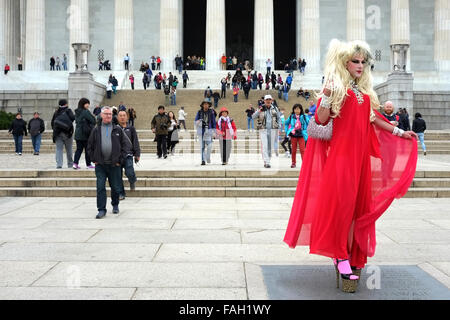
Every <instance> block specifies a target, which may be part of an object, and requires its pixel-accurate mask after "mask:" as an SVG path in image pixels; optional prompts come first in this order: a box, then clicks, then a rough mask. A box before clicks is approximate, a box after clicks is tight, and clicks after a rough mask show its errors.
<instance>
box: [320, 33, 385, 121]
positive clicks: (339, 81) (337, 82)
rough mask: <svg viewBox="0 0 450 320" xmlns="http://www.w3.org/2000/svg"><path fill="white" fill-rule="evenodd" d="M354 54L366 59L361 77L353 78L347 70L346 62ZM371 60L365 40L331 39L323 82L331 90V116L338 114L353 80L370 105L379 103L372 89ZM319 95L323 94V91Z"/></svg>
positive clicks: (373, 105)
mask: <svg viewBox="0 0 450 320" xmlns="http://www.w3.org/2000/svg"><path fill="white" fill-rule="evenodd" d="M356 55H360V56H361V57H362V58H363V59H364V60H365V61H366V64H365V66H364V71H363V73H362V74H361V77H360V78H357V79H353V77H352V76H351V74H350V72H349V71H348V70H347V62H349V61H350V60H352V59H353V58H354V57H355V56H356ZM372 61H373V59H372V54H371V53H370V47H369V45H368V44H367V43H366V42H364V41H358V40H356V41H351V42H342V41H339V40H337V39H333V40H331V42H330V44H329V46H328V53H327V56H326V60H325V70H324V73H325V74H324V76H325V79H324V83H325V86H326V87H328V88H329V89H330V90H331V96H330V97H329V98H328V100H329V101H330V104H331V111H332V112H333V114H334V115H332V117H333V118H335V117H337V116H338V115H339V112H340V110H341V106H342V103H343V102H344V99H345V98H346V96H348V94H347V91H348V89H351V86H352V82H353V81H354V82H355V83H356V84H357V85H358V88H359V91H361V92H362V93H364V94H367V95H368V96H369V97H370V104H371V107H372V108H374V109H378V107H379V104H380V103H379V100H378V96H377V94H376V93H375V91H374V90H373V85H372V82H373V79H372V74H371V70H370V66H371V64H372ZM320 96H321V97H322V96H323V91H322V93H321V95H320Z"/></svg>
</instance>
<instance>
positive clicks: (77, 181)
mask: <svg viewBox="0 0 450 320" xmlns="http://www.w3.org/2000/svg"><path fill="white" fill-rule="evenodd" d="M297 183H298V178H297V177H295V178H219V179H218V178H141V177H140V178H139V179H138V181H137V183H136V187H137V188H144V187H178V188H190V187H254V188H286V187H294V188H295V187H296V186H297ZM124 184H125V186H129V184H128V180H127V179H124ZM95 185H96V179H95V178H94V177H90V178H31V179H30V178H0V187H11V188H15V187H31V188H36V187H37V188H45V187H55V188H56V187H58V188H59V187H62V188H67V187H95ZM411 187H412V188H450V179H449V178H435V179H427V178H416V179H414V181H413V183H412V185H411Z"/></svg>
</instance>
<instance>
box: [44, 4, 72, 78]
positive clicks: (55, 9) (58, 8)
mask: <svg viewBox="0 0 450 320" xmlns="http://www.w3.org/2000/svg"><path fill="white" fill-rule="evenodd" d="M45 6H46V8H45V55H46V57H45V59H46V63H45V70H50V57H51V56H54V57H55V59H56V57H59V58H60V60H61V69H62V61H63V59H62V57H63V53H65V54H66V56H67V57H69V49H70V31H69V28H68V27H67V19H68V14H67V9H68V8H69V6H70V0H46V2H45Z"/></svg>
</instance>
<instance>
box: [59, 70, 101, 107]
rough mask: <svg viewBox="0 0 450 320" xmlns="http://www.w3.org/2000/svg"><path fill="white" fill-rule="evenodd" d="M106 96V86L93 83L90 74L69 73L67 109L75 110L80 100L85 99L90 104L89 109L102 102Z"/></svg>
mask: <svg viewBox="0 0 450 320" xmlns="http://www.w3.org/2000/svg"><path fill="white" fill-rule="evenodd" d="M105 94H106V86H105V85H103V84H100V83H98V82H96V81H94V77H93V76H92V74H91V73H90V72H71V73H69V90H68V98H69V99H68V101H69V107H70V108H72V109H76V108H77V107H78V101H79V100H80V99H81V98H87V99H89V101H90V102H91V107H90V109H91V110H93V109H94V108H95V106H96V105H98V104H100V102H102V101H103V98H104V97H105Z"/></svg>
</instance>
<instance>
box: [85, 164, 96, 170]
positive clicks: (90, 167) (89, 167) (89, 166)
mask: <svg viewBox="0 0 450 320" xmlns="http://www.w3.org/2000/svg"><path fill="white" fill-rule="evenodd" d="M87 168H88V169H95V165H93V164H90V165H88V166H87Z"/></svg>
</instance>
